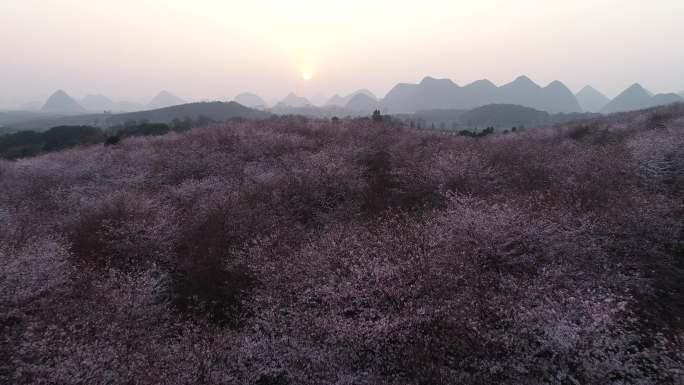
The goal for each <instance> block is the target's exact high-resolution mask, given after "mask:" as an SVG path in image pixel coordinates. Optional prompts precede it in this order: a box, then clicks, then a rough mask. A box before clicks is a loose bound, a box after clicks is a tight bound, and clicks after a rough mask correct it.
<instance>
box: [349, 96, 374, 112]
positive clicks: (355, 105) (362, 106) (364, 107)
mask: <svg viewBox="0 0 684 385" xmlns="http://www.w3.org/2000/svg"><path fill="white" fill-rule="evenodd" d="M344 108H346V109H347V110H349V111H356V112H360V113H367V114H370V113H372V112H373V111H374V110H376V109H378V108H380V104H379V103H378V101H377V99H375V98H373V97H371V96H368V94H365V93H363V92H359V93H357V94H356V95H354V97H352V98H351V99H350V100H349V102H347V104H346V105H345V106H344Z"/></svg>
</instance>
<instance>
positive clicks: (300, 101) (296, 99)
mask: <svg viewBox="0 0 684 385" xmlns="http://www.w3.org/2000/svg"><path fill="white" fill-rule="evenodd" d="M278 105H280V106H281V107H283V106H285V107H297V108H299V107H308V106H313V104H312V103H311V102H310V101H309V100H308V99H307V98H305V97H303V96H298V95H296V94H295V93H294V92H290V93H289V94H287V96H286V97H285V98H284V99H283V100H281V101H280V102H279V103H278ZM278 105H276V106H278Z"/></svg>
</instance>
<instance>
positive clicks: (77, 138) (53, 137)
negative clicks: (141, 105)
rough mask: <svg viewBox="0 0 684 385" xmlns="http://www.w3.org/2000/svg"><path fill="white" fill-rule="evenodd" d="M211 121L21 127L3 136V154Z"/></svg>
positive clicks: (110, 139)
mask: <svg viewBox="0 0 684 385" xmlns="http://www.w3.org/2000/svg"><path fill="white" fill-rule="evenodd" d="M209 123H214V121H213V120H211V119H209V118H205V117H200V118H198V119H196V120H192V119H190V118H185V119H174V120H173V121H172V122H171V124H166V123H149V122H147V121H142V122H136V121H134V120H130V121H127V122H125V123H124V124H121V125H117V126H113V127H109V128H106V129H102V128H99V127H94V126H57V127H52V128H50V129H49V130H47V131H43V132H36V131H32V130H29V131H19V132H17V133H13V134H7V135H2V136H0V157H1V158H3V159H17V158H26V157H31V156H36V155H39V154H42V153H46V152H53V151H61V150H64V149H67V148H72V147H76V146H82V145H89V144H98V143H104V144H108V145H109V144H116V143H118V142H119V140H120V139H122V138H126V137H131V136H155V135H164V134H167V133H169V132H171V131H174V132H184V131H188V130H189V129H190V128H192V127H204V126H206V125H208V124H209Z"/></svg>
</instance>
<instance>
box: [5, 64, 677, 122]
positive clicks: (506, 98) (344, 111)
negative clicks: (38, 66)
mask: <svg viewBox="0 0 684 385" xmlns="http://www.w3.org/2000/svg"><path fill="white" fill-rule="evenodd" d="M681 94H684V91H683V92H681V93H680V94H676V93H659V94H655V95H654V94H653V93H651V92H650V91H648V90H647V89H645V88H644V87H642V86H641V85H639V84H634V85H632V86H630V87H629V88H627V89H626V90H624V91H623V92H622V93H620V94H619V95H618V96H617V97H615V98H614V99H613V100H610V99H609V98H607V97H606V96H605V95H604V94H603V93H601V92H600V91H598V90H597V89H595V88H594V87H592V86H590V85H587V86H585V87H584V88H583V89H582V90H580V91H579V92H578V93H577V94H576V95H573V93H572V92H571V91H570V90H569V89H568V88H567V87H566V86H565V85H564V84H563V83H561V82H560V81H553V82H551V83H549V84H548V85H546V86H544V87H542V86H540V85H538V84H536V83H535V82H534V81H532V80H531V79H530V78H529V77H527V76H519V77H518V78H516V79H515V80H514V81H512V82H510V83H507V84H504V85H501V86H497V85H495V84H494V83H492V82H491V81H489V80H487V79H482V80H478V81H475V82H472V83H470V84H467V85H465V86H459V85H458V84H456V83H454V82H453V81H451V80H449V79H436V78H433V77H429V76H428V77H425V78H424V79H423V80H422V81H421V82H420V83H418V84H409V83H399V84H397V85H396V86H395V87H393V88H392V89H391V90H390V91H389V92H388V93H387V95H386V96H385V97H384V98H382V99H380V98H377V97H376V96H375V95H374V94H373V93H372V92H371V91H369V90H367V89H360V90H357V91H355V92H352V93H350V94H348V95H345V96H340V95H339V94H336V95H334V96H332V97H331V98H329V99H327V101H325V99H321V98H319V99H321V101H320V102H319V103H320V104H319V105H314V104H313V103H312V102H311V101H310V100H309V99H307V98H305V97H303V96H300V95H297V94H295V93H293V92H292V93H289V94H288V95H287V96H286V97H285V98H283V99H282V100H281V101H280V102H278V103H276V105H275V106H272V107H269V106H268V105H267V102H266V101H265V100H264V99H263V98H262V97H260V96H259V95H257V94H254V93H249V92H244V93H241V94H239V95H237V96H236V97H235V98H234V100H235V102H236V103H239V104H240V105H242V106H245V107H249V108H250V109H258V110H263V111H266V112H268V113H274V114H286V115H287V114H293V115H306V116H314V117H322V118H325V117H328V118H329V117H332V116H340V117H343V116H365V115H369V114H370V113H372V112H373V111H374V110H375V109H380V110H382V111H383V113H385V114H415V113H416V112H420V111H455V112H457V113H458V114H460V113H461V112H463V111H468V110H472V109H475V108H477V107H481V106H487V105H519V106H523V107H529V108H533V109H535V110H538V111H544V112H546V113H549V114H558V113H564V114H573V113H580V112H601V113H612V112H621V111H630V110H638V109H644V108H650V107H654V106H658V105H665V104H671V103H676V102H684V98H682V95H681ZM185 104H188V103H187V102H186V101H185V100H183V99H182V98H180V97H178V96H176V95H174V94H172V93H171V92H168V91H161V92H160V93H159V94H157V95H156V96H155V97H154V98H152V99H151V101H150V102H149V103H147V104H146V105H145V104H142V103H135V102H128V101H113V100H112V99H111V98H109V97H107V96H105V95H102V94H89V95H86V96H85V97H84V98H82V99H80V100H76V99H74V98H73V97H71V96H70V95H68V94H67V93H66V92H65V91H63V90H58V91H57V92H55V93H54V94H52V95H51V96H50V97H49V98H48V99H47V101H46V102H45V103H43V104H41V105H40V107H39V108H36V107H38V106H39V104H36V103H34V104H32V105H31V106H33V108H32V110H34V111H38V112H37V113H38V115H36V114H35V113H34V114H30V113H26V114H24V115H25V117H26V119H25V121H26V122H28V123H32V122H37V121H38V120H41V119H42V121H43V123H41V124H39V125H38V126H36V127H37V128H38V127H43V126H44V124H48V122H49V121H55V119H54V118H55V117H59V116H65V117H68V116H71V117H73V118H68V119H67V118H64V119H63V120H64V123H72V122H77V121H81V120H83V121H85V122H89V124H90V123H92V119H99V118H97V116H99V115H101V114H102V113H103V112H107V113H111V114H118V115H122V114H125V113H130V112H136V111H150V110H152V111H153V110H159V109H163V108H167V107H171V106H179V105H185ZM189 105H190V106H191V107H189V108H190V109H192V108H200V107H199V106H202V108H200V110H202V111H204V109H206V108H204V107H206V105H205V104H201V103H199V104H198V103H190V104H189ZM183 111H185V112H188V111H189V114H190V116H200V115H202V111H197V112H196V113H194V112H192V111H190V110H187V109H184V110H183ZM250 111H251V110H250ZM445 113H446V112H445ZM40 114H42V117H41V115H40ZM437 114H438V115H439V114H443V113H442V112H438V113H437ZM5 115H7V116H5V118H6V119H5V118H3V121H4V124H5V125H7V124H8V123H12V124H13V125H15V124H21V123H23V122H22V120H21V117H22V116H20V115H21V114H19V115H17V114H11V115H8V114H5ZM79 115H84V118H83V119H78V118H75V117H76V116H79ZM176 115H177V114H176ZM176 115H174V116H176ZM213 115H216V116H217V117H221V116H223V115H226V116H230V117H235V116H236V115H235V114H233V113H227V114H223V113H217V114H213ZM237 115H239V113H238V114H237ZM253 115H254V114H251V112H250V113H247V112H245V117H250V116H253ZM155 116H156V115H155ZM51 117H52V118H51ZM450 120H453V119H447V121H450ZM0 124H1V123H0ZM21 126H25V125H24V124H21ZM6 127H7V126H6Z"/></svg>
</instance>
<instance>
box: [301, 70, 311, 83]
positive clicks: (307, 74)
mask: <svg viewBox="0 0 684 385" xmlns="http://www.w3.org/2000/svg"><path fill="white" fill-rule="evenodd" d="M312 78H313V73H312V72H311V71H302V79H304V80H305V81H309V80H311V79H312Z"/></svg>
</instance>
